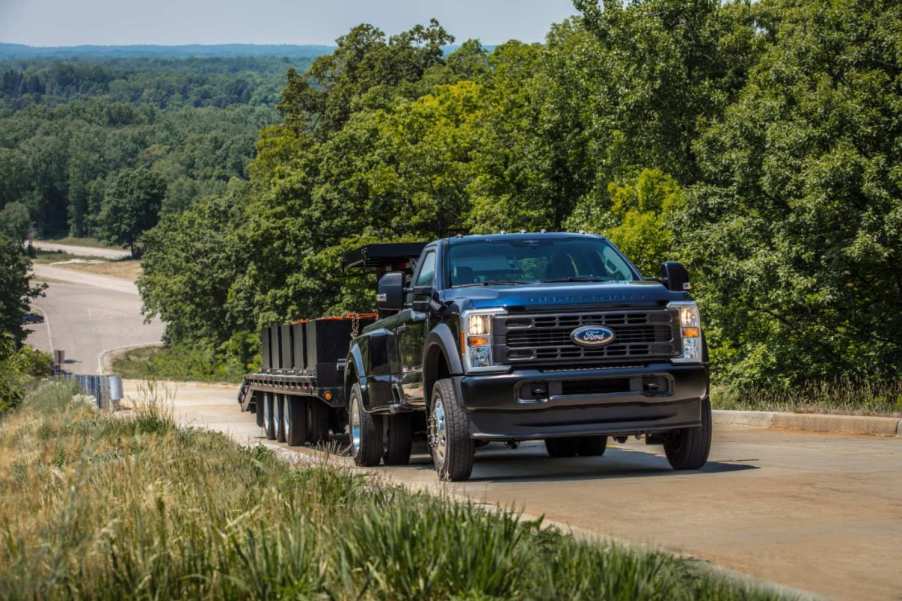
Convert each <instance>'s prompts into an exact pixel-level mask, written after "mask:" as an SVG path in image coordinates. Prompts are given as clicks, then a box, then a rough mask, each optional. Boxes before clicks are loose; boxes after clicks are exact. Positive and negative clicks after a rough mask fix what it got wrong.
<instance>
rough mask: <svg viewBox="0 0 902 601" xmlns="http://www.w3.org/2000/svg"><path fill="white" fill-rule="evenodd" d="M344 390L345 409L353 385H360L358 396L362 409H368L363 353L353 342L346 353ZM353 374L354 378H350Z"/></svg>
mask: <svg viewBox="0 0 902 601" xmlns="http://www.w3.org/2000/svg"><path fill="white" fill-rule="evenodd" d="M345 365H347V367H346V368H345V377H344V390H345V407H347V406H348V403H349V402H350V400H351V387H352V386H353V385H354V384H360V394H361V395H362V396H363V399H362V401H363V406H364V408H367V407H369V394H367V381H366V368H365V367H364V365H365V364H364V359H363V352H362V351H361V350H360V345H359V344H358V343H357V342H356V341H355V342H354V343H353V344H351V350H350V351H349V352H348V360H347V363H346V364H345ZM352 372H353V373H354V374H355V376H356V377H353V376H351V373H352Z"/></svg>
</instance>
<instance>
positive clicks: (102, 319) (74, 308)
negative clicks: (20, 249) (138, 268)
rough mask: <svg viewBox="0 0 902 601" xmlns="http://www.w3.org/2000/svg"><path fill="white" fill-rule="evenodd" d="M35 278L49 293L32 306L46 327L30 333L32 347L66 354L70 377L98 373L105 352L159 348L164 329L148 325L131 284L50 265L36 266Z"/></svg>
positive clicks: (154, 323)
mask: <svg viewBox="0 0 902 601" xmlns="http://www.w3.org/2000/svg"><path fill="white" fill-rule="evenodd" d="M34 276H35V279H36V280H39V281H47V282H48V283H49V287H48V288H47V290H46V292H45V294H44V296H43V297H41V298H38V299H36V300H35V301H33V303H32V304H33V306H34V307H36V308H37V309H38V311H40V312H41V313H42V314H43V315H44V319H45V321H44V323H43V324H38V325H35V326H31V327H30V328H29V330H30V333H29V336H28V343H29V344H31V345H32V346H34V347H36V348H39V349H41V350H45V351H48V352H50V351H52V350H55V349H56V350H59V349H61V350H64V351H65V353H66V364H65V366H64V367H65V369H66V371H69V372H72V373H97V372H98V371H99V370H100V367H99V358H100V356H101V355H103V354H104V353H105V352H107V351H110V350H113V349H117V348H122V347H127V346H143V345H151V344H159V343H160V340H161V339H162V336H163V325H162V324H161V323H160V321H159V320H158V319H155V320H153V321H151V322H150V323H145V322H144V316H143V315H142V314H141V304H142V303H141V297H140V295H139V294H138V289H137V288H136V287H135V284H134V283H133V282H130V281H128V280H125V279H121V278H114V277H109V276H103V275H97V274H93V273H85V272H80V271H74V270H71V269H65V268H63V267H53V266H49V265H35V266H34Z"/></svg>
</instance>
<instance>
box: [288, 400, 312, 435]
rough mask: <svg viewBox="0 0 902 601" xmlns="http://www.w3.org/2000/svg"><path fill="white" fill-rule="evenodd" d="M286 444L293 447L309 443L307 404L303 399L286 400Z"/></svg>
mask: <svg viewBox="0 0 902 601" xmlns="http://www.w3.org/2000/svg"><path fill="white" fill-rule="evenodd" d="M285 442H287V443H288V444H289V445H290V446H292V447H299V446H301V445H302V444H304V443H305V442H307V403H306V401H305V400H304V398H303V397H298V396H290V397H286V398H285Z"/></svg>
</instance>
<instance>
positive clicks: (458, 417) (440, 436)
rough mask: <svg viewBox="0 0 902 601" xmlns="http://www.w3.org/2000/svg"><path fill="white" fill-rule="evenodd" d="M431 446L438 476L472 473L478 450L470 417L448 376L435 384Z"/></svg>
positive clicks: (453, 478)
mask: <svg viewBox="0 0 902 601" xmlns="http://www.w3.org/2000/svg"><path fill="white" fill-rule="evenodd" d="M429 448H430V451H431V452H432V462H433V463H434V464H435V471H436V472H438V476H439V478H441V479H442V480H450V481H452V482H456V481H459V480H467V479H468V478H469V477H470V473H471V472H472V471H473V460H474V453H475V449H474V445H473V439H472V438H470V419H469V418H468V417H467V414H466V412H465V411H464V409H463V407H462V406H461V404H460V401H459V399H458V398H457V393H456V392H455V390H454V384H453V382H452V381H451V380H450V379H447V378H446V379H444V380H439V381H438V382H436V383H435V386H433V388H432V402H431V403H430V408H429Z"/></svg>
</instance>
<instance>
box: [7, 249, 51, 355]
mask: <svg viewBox="0 0 902 601" xmlns="http://www.w3.org/2000/svg"><path fill="white" fill-rule="evenodd" d="M30 270H31V259H29V258H28V256H26V254H25V251H24V249H23V248H22V244H21V242H19V241H17V240H11V239H9V238H7V237H6V236H4V235H3V234H2V233H0V343H2V341H3V339H5V338H11V339H12V340H13V342H14V343H15V347H14V348H18V347H19V346H21V344H22V341H23V340H25V335H26V332H25V330H24V328H23V327H22V321H23V319H24V317H25V314H26V313H28V310H29V306H30V303H31V299H33V298H37V297H38V296H40V294H41V291H42V290H43V287H41V286H32V285H31V282H30V280H29V271H30ZM3 348H5V347H4V346H3V345H2V344H0V351H2V350H3ZM2 358H3V357H0V359H2Z"/></svg>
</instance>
